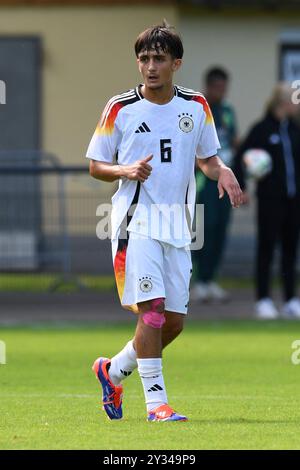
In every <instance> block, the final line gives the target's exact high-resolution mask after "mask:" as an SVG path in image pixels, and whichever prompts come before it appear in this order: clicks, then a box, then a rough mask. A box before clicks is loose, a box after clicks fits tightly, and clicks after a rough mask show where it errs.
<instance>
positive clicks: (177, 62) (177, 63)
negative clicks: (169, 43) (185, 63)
mask: <svg viewBox="0 0 300 470" xmlns="http://www.w3.org/2000/svg"><path fill="white" fill-rule="evenodd" d="M181 64H182V59H175V60H174V61H173V71H174V72H177V70H178V69H180V67H181Z"/></svg>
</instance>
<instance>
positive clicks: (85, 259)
mask: <svg viewBox="0 0 300 470" xmlns="http://www.w3.org/2000/svg"><path fill="white" fill-rule="evenodd" d="M115 187H116V186H115V185H114V184H113V185H110V184H107V183H103V182H101V181H97V180H94V179H92V178H91V177H90V175H89V173H88V165H87V164H86V165H82V166H62V165H60V163H59V161H58V159H57V158H56V157H55V156H53V155H50V154H45V153H43V154H41V153H40V152H30V153H28V154H24V152H19V153H18V152H17V153H16V152H13V153H11V154H10V153H8V152H6V153H4V152H1V153H0V276H2V279H3V277H5V276H7V278H8V279H9V276H11V275H12V273H14V274H15V273H37V274H39V275H40V276H41V277H43V276H45V275H46V274H49V273H53V274H55V276H56V280H55V282H54V283H53V285H52V287H51V288H53V289H55V288H56V287H58V286H59V285H60V283H62V282H69V281H70V280H71V281H72V282H74V283H75V284H76V283H77V284H78V285H79V286H80V283H79V281H78V279H79V275H80V274H85V275H86V274H89V275H93V276H94V275H111V274H113V271H112V262H111V249H110V241H109V240H103V241H100V240H99V239H97V237H96V225H97V222H98V220H99V218H98V217H97V216H96V210H97V207H98V205H99V204H100V203H103V202H106V203H107V202H110V197H111V195H112V193H113V192H114V190H115ZM254 243H255V221H254V203H253V201H252V203H251V204H250V205H249V206H247V207H243V208H240V209H239V210H234V211H233V219H232V224H231V229H230V236H229V240H228V244H227V248H226V253H225V260H224V263H223V268H222V274H223V275H226V276H232V277H241V276H242V277H243V276H244V277H250V276H252V273H253V259H254ZM0 287H1V280H0Z"/></svg>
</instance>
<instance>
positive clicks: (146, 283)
mask: <svg viewBox="0 0 300 470" xmlns="http://www.w3.org/2000/svg"><path fill="white" fill-rule="evenodd" d="M139 281H140V289H141V291H142V292H151V291H152V287H153V284H152V281H151V277H148V276H145V277H142V278H141V279H139Z"/></svg>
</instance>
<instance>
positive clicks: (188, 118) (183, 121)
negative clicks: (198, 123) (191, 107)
mask: <svg viewBox="0 0 300 470" xmlns="http://www.w3.org/2000/svg"><path fill="white" fill-rule="evenodd" d="M178 117H179V118H180V119H179V128H180V129H181V130H182V132H191V131H192V130H193V129H194V121H193V119H192V117H193V115H192V114H188V113H182V114H179V115H178Z"/></svg>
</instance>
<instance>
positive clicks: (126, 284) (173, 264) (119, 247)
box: [112, 232, 192, 314]
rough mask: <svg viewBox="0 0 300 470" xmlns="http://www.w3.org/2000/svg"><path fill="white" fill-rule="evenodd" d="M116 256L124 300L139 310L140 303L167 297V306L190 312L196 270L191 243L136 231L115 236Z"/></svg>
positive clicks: (120, 288)
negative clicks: (175, 243) (179, 245)
mask: <svg viewBox="0 0 300 470" xmlns="http://www.w3.org/2000/svg"><path fill="white" fill-rule="evenodd" d="M112 256H113V264H114V271H115V277H116V283H117V288H118V293H119V297H120V301H121V304H122V306H123V307H124V308H127V309H129V310H132V311H133V312H135V313H138V309H137V305H136V304H137V303H139V302H145V301H147V300H151V299H156V298H160V297H163V298H164V299H165V309H166V310H168V311H170V312H177V313H182V314H186V313H187V309H188V301H189V285H190V278H191V273H192V262H191V252H190V250H189V247H187V248H185V247H184V248H176V247H174V246H173V245H170V244H168V243H164V242H161V241H159V240H154V239H152V238H148V237H145V236H142V235H138V234H136V233H132V232H130V233H129V238H128V240H126V239H114V240H112Z"/></svg>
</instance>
